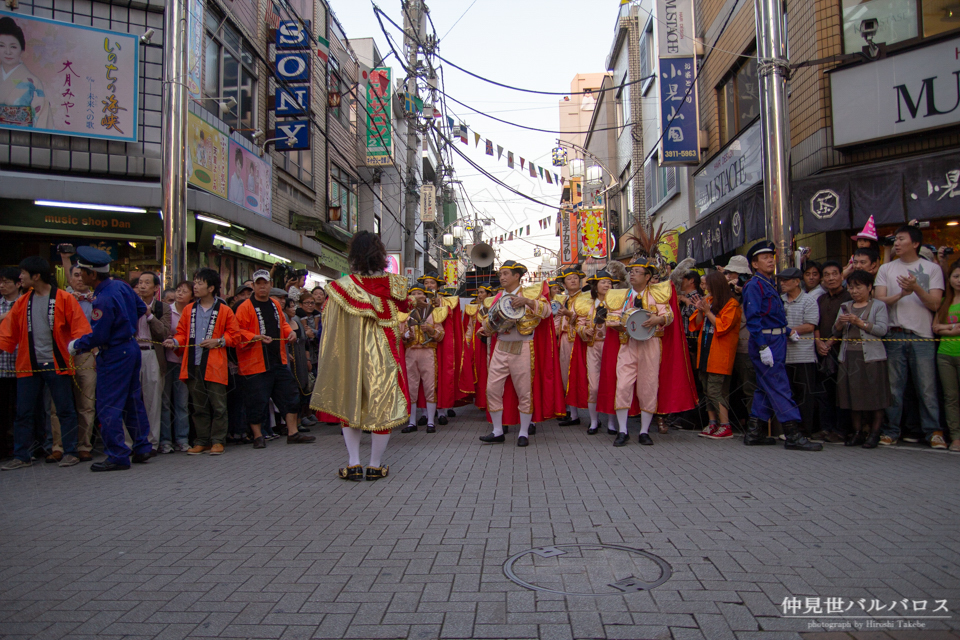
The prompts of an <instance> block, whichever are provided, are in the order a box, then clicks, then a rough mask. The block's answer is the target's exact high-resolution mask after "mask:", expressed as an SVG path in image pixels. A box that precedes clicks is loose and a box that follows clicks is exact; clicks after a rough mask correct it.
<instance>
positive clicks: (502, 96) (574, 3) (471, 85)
mask: <svg viewBox="0 0 960 640" xmlns="http://www.w3.org/2000/svg"><path fill="white" fill-rule="evenodd" d="M331 2H332V5H333V7H332V8H333V11H334V13H335V14H336V16H337V18H338V19H339V20H340V23H341V24H342V25H343V28H344V30H345V31H346V35H347V37H348V38H364V37H371V36H372V37H374V38H375V39H376V42H377V46H378V48H379V49H380V53H381V55H384V56H386V55H387V54H388V53H389V52H390V47H389V45H388V44H387V41H386V39H385V38H384V36H383V34H382V32H381V31H380V27H379V25H378V23H377V20H376V18H375V17H374V13H373V6H372V4H371V3H370V2H369V0H331ZM471 2H473V0H432V1H429V0H428V2H427V7H428V8H429V10H430V15H431V16H432V17H433V22H434V24H435V25H436V28H437V34H438V35H439V36H440V37H441V41H440V48H439V53H440V55H442V56H443V57H445V58H447V59H448V60H450V61H451V62H454V63H456V64H457V65H459V66H461V67H463V68H465V69H468V70H470V71H472V72H473V73H476V74H478V75H482V76H484V77H487V78H490V79H493V80H496V81H498V82H502V83H504V84H509V85H513V86H516V87H522V88H527V89H537V90H541V91H569V90H570V82H571V80H573V77H574V76H575V75H576V74H577V73H597V72H603V71H605V69H604V66H605V63H606V57H607V54H608V53H609V51H610V47H611V45H612V42H613V36H614V26H615V22H616V17H617V14H618V10H619V2H618V1H617V0H590V1H589V2H584V1H583V0H526V1H523V0H476V2H475V3H474V4H473V6H471ZM378 6H379V7H380V8H381V9H382V10H383V11H384V12H386V13H387V14H388V15H389V16H390V17H391V18H392V19H393V20H394V21H395V22H396V23H397V24H399V25H402V24H403V20H402V15H403V12H402V10H401V8H400V0H381V2H380V3H378ZM468 7H470V8H469V10H467V8H468ZM465 10H467V11H466V14H465V15H464V11H465ZM461 16H463V17H462V19H460V18H461ZM458 19H460V21H459V23H457V24H456V26H454V23H456V22H457V20H458ZM384 24H385V25H386V26H387V28H388V29H392V27H391V26H390V25H389V23H387V22H386V21H384ZM451 27H453V29H452V31H451V30H450V29H451ZM448 31H449V34H448V35H445V34H447V32H448ZM392 37H393V39H394V41H395V42H396V43H399V44H400V45H402V42H403V35H402V33H401V32H400V31H399V30H393V32H392ZM401 54H402V51H401ZM389 64H390V66H391V67H393V71H394V78H402V77H404V74H403V70H402V69H401V68H400V66H399V65H398V64H397V63H396V61H395V59H394V58H391V59H390V61H389ZM441 64H442V63H441ZM443 75H444V80H445V82H446V92H447V93H448V94H449V95H451V96H452V97H454V98H456V99H457V100H460V101H461V102H464V103H466V104H468V105H470V106H471V107H474V108H476V109H479V110H483V111H487V112H489V113H491V114H492V115H495V116H496V117H498V118H502V119H504V120H509V121H511V122H516V123H518V124H523V125H526V126H530V127H538V128H542V129H551V130H558V129H559V109H558V103H559V101H560V100H562V96H547V95H537V94H530V93H521V92H518V91H512V90H509V89H503V88H501V87H497V86H494V85H491V84H488V83H486V82H483V81H481V80H478V79H476V78H473V77H471V76H468V75H466V74H464V73H462V72H461V71H458V70H457V69H454V68H452V67H450V66H448V65H444V66H443ZM449 105H450V110H449V115H452V116H454V118H455V119H459V120H460V121H462V122H464V123H465V124H466V125H468V127H469V128H470V134H469V142H468V144H467V145H463V144H460V143H459V142H458V143H457V147H458V148H459V149H461V150H463V151H464V152H465V153H466V154H467V155H468V156H469V157H470V158H471V159H472V160H473V161H474V162H477V163H478V164H479V165H480V166H482V167H483V168H484V169H486V170H488V171H490V172H491V173H493V174H494V175H496V176H497V177H499V178H500V179H502V180H503V181H504V182H506V183H507V184H509V185H511V186H512V187H514V188H516V189H518V190H519V191H522V192H523V193H526V194H528V195H530V196H533V197H535V198H537V199H538V200H542V201H544V202H549V203H556V204H555V205H554V208H552V209H547V208H546V207H541V206H540V205H537V204H535V203H533V202H530V201H529V200H524V199H522V198H521V197H520V196H517V195H515V194H513V193H510V192H509V191H507V190H505V189H503V188H502V187H499V186H498V185H496V184H494V183H493V182H491V181H490V180H489V179H488V178H486V177H484V176H482V175H480V174H478V172H477V171H476V170H475V169H474V168H473V167H471V166H470V165H468V164H467V163H466V162H465V161H464V160H463V159H462V158H459V157H457V156H456V154H454V157H455V160H454V165H455V167H456V170H457V171H456V173H457V175H456V177H457V178H459V179H461V180H462V181H463V186H464V188H465V189H466V191H467V193H468V194H469V196H470V198H471V199H472V201H473V204H474V205H475V206H476V208H477V209H478V210H479V211H480V212H481V214H482V216H483V217H488V218H494V219H495V220H496V224H497V225H499V226H500V228H498V227H485V233H484V240H485V241H487V242H489V240H490V238H491V237H492V236H499V235H501V234H502V233H505V232H509V231H510V230H516V229H518V228H520V227H521V226H523V228H524V235H523V236H522V237H523V238H524V239H529V241H530V242H534V243H538V244H541V245H544V246H546V247H549V248H551V249H554V250H556V249H558V248H559V239H558V238H556V237H555V236H554V228H553V225H552V223H551V225H550V227H549V229H547V230H541V229H540V226H539V225H538V223H537V221H538V220H539V219H541V218H544V217H547V216H549V217H550V218H551V221H552V220H553V219H554V217H555V215H556V206H559V202H560V190H561V188H560V186H559V185H556V184H554V185H548V184H547V182H546V180H541V179H540V177H539V174H538V176H537V178H536V179H534V178H531V177H530V174H529V172H528V171H526V170H525V171H523V172H521V171H520V157H521V156H522V157H523V158H525V159H527V160H533V161H534V162H535V163H536V164H537V165H538V166H542V167H543V169H544V171H546V170H547V169H548V167H549V168H550V170H551V172H553V171H556V173H557V174H558V175H559V173H560V172H559V169H558V168H554V167H553V166H552V165H551V159H550V153H551V150H552V149H553V147H554V146H555V143H556V138H557V137H558V136H557V135H556V134H549V133H539V132H533V131H525V130H523V129H518V128H516V127H513V126H510V125H507V124H503V123H500V122H496V121H494V120H490V119H489V118H486V117H484V116H481V115H478V114H475V113H471V112H470V110H468V109H466V108H464V107H461V106H460V105H456V104H454V103H452V102H451V103H449ZM474 131H476V132H477V133H479V134H480V135H481V136H482V137H483V139H481V141H480V146H479V147H474V137H473V132H474ZM488 137H489V138H490V139H491V140H493V142H494V156H493V157H489V156H487V155H485V153H484V140H485V139H486V138H488ZM498 144H499V145H501V146H503V147H504V153H503V157H502V158H501V159H500V160H499V161H497V159H496V145H498ZM507 151H513V153H514V159H515V162H516V166H515V169H508V168H507V161H506V156H507ZM460 198H461V200H462V195H461V196H460ZM468 213H470V215H471V216H472V212H470V209H469V205H467V206H466V207H462V208H461V210H460V216H461V217H465V216H467V215H468ZM527 225H530V236H529V238H528V236H527V235H526V226H527ZM494 248H495V249H497V250H498V253H499V260H498V264H499V262H502V261H503V260H509V259H513V260H519V261H522V262H523V263H524V264H526V265H527V267H529V268H530V269H536V268H537V266H538V265H539V263H540V259H539V258H536V259H535V258H533V250H534V248H535V247H534V246H533V245H532V244H530V243H528V242H524V240H516V239H514V240H513V242H505V243H503V244H502V245H500V244H496V245H494Z"/></svg>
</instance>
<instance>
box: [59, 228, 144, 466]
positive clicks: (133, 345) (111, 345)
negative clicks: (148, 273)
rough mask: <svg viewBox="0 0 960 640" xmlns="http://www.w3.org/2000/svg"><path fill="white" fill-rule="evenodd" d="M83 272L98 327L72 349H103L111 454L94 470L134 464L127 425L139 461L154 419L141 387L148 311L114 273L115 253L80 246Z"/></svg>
mask: <svg viewBox="0 0 960 640" xmlns="http://www.w3.org/2000/svg"><path fill="white" fill-rule="evenodd" d="M77 266H78V267H80V270H81V271H80V277H81V279H82V280H83V282H84V283H85V284H86V285H87V286H90V287H94V286H95V287H96V289H94V292H93V295H94V299H93V314H92V316H91V321H92V325H93V331H92V332H91V333H88V334H87V335H85V336H83V337H82V338H79V339H77V340H74V341H73V342H71V343H70V354H71V355H74V354H77V353H80V352H82V351H90V350H92V349H99V350H100V351H99V353H98V354H97V415H98V416H99V418H100V426H101V436H102V437H103V448H104V452H105V453H106V454H107V459H106V460H105V461H103V462H95V463H94V464H93V465H92V466H91V467H90V470H91V471H122V470H125V469H129V468H130V459H131V451H130V448H129V447H128V446H127V444H126V442H125V441H124V434H123V426H124V424H126V426H127V430H128V431H129V433H130V438H131V439H132V440H133V452H132V453H133V456H132V458H133V461H134V462H137V463H144V462H147V461H149V459H150V449H151V445H150V442H149V440H147V435H148V434H149V432H150V424H149V422H148V421H147V412H146V409H145V408H144V405H143V396H142V391H141V389H140V346H139V345H138V344H137V341H136V339H135V337H136V335H137V322H138V321H139V319H140V316H142V315H143V314H145V313H146V312H147V306H146V305H145V304H144V303H143V300H141V299H140V296H138V295H137V294H136V293H135V292H134V291H133V289H131V288H130V287H129V286H128V285H127V284H125V283H123V282H120V281H119V280H112V279H111V278H110V255H109V254H107V253H106V252H104V251H100V250H99V249H94V248H93V247H77Z"/></svg>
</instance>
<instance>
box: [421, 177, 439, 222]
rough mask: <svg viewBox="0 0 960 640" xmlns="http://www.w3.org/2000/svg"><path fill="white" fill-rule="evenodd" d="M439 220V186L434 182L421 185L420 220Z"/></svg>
mask: <svg viewBox="0 0 960 640" xmlns="http://www.w3.org/2000/svg"><path fill="white" fill-rule="evenodd" d="M436 221H437V188H436V187H435V186H433V185H432V184H424V185H421V186H420V222H436Z"/></svg>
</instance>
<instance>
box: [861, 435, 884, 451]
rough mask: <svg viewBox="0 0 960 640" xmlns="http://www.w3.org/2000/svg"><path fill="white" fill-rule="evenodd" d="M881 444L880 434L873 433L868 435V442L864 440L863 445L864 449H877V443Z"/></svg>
mask: <svg viewBox="0 0 960 640" xmlns="http://www.w3.org/2000/svg"><path fill="white" fill-rule="evenodd" d="M879 444H880V434H879V433H871V434H870V435H869V436H867V440H866V442H864V443H863V444H862V445H861V446H862V447H863V448H864V449H876V448H877V445H879Z"/></svg>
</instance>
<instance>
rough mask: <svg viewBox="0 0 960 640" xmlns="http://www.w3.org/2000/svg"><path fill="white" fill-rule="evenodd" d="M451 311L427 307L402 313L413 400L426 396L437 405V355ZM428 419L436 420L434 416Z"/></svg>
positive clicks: (404, 342) (401, 327)
mask: <svg viewBox="0 0 960 640" xmlns="http://www.w3.org/2000/svg"><path fill="white" fill-rule="evenodd" d="M447 311H448V310H447V309H446V308H443V307H439V308H430V307H425V308H422V309H420V308H418V309H414V310H413V311H411V312H410V313H401V314H400V331H401V335H402V336H403V344H404V347H405V351H406V358H405V359H406V365H407V380H408V383H409V385H410V386H409V389H410V397H411V398H418V397H421V395H422V396H423V398H424V400H425V401H426V403H427V404H428V405H429V404H432V405H434V406H436V404H437V395H438V388H439V383H440V381H439V380H438V377H439V376H438V373H439V372H440V368H439V366H438V362H437V354H438V352H439V350H440V345H441V344H443V342H444V330H443V320H444V319H446V316H447V315H448V314H447ZM427 327H429V330H428V329H427ZM428 417H429V419H430V420H431V421H432V420H433V416H432V415H431V416H428Z"/></svg>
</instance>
